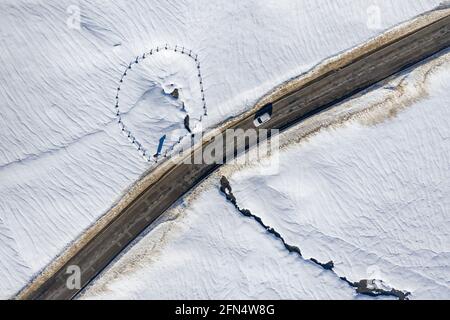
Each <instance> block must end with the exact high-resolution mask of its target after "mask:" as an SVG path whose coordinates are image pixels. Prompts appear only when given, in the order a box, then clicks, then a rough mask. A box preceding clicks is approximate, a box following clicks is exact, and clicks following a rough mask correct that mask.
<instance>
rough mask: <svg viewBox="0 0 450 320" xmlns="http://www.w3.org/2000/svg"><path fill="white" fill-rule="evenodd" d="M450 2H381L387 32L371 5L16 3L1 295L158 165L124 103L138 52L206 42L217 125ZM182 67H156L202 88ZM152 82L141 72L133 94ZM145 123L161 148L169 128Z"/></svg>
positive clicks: (2, 142) (6, 40)
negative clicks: (121, 86)
mask: <svg viewBox="0 0 450 320" xmlns="http://www.w3.org/2000/svg"><path fill="white" fill-rule="evenodd" d="M438 3H439V1H434V0H420V1H414V2H411V1H409V0H397V1H377V2H376V4H377V5H378V7H379V9H380V10H381V15H382V20H381V21H380V25H379V27H380V28H379V29H378V27H377V28H373V25H371V26H370V28H369V27H368V25H367V21H368V11H367V9H368V5H367V2H366V1H363V0H361V1H354V0H342V1H332V2H330V1H325V0H320V1H314V2H311V1H307V0H304V1H298V2H291V1H268V2H265V3H264V5H262V4H261V3H260V2H259V1H246V2H241V1H235V2H233V1H231V2H223V1H194V2H185V1H175V2H170V3H164V4H163V3H161V2H153V1H143V0H136V1H118V0H116V1H107V2H105V1H80V2H79V5H78V6H76V5H75V6H74V2H73V1H70V0H63V1H31V2H30V1H26V0H23V1H12V0H9V1H8V0H6V1H2V2H1V4H0V9H1V12H2V20H1V22H0V26H1V28H0V35H1V39H2V46H1V49H0V63H1V65H2V71H1V72H0V111H1V115H2V117H1V118H0V137H1V139H0V193H1V194H2V197H1V198H0V230H1V237H2V240H3V241H2V242H1V244H0V254H1V259H0V260H1V261H2V262H1V268H0V276H1V278H3V279H8V280H7V281H3V282H2V283H0V297H1V298H8V297H10V296H11V295H13V294H14V293H15V292H17V290H19V289H20V288H21V287H22V286H23V285H24V284H25V283H26V281H27V280H29V279H31V278H32V277H33V276H34V275H35V274H36V273H38V272H39V271H40V270H42V268H43V267H44V266H45V265H46V264H47V263H49V262H50V261H51V260H52V259H54V258H55V256H56V255H58V254H59V253H60V252H61V251H62V250H63V249H64V247H65V246H66V245H67V244H69V243H70V242H71V241H73V240H74V239H75V238H76V237H78V236H79V235H80V233H82V232H83V230H85V229H86V228H87V227H88V226H90V225H91V224H92V223H93V222H94V221H95V220H96V219H98V218H99V217H100V216H101V215H102V214H103V213H105V212H106V211H107V210H108V209H109V208H110V207H111V206H112V205H113V204H114V203H116V202H117V201H118V200H119V199H120V198H121V195H122V194H123V193H124V192H125V191H126V190H127V188H129V187H130V185H132V184H133V182H135V181H136V180H137V179H139V177H140V176H141V175H142V173H144V172H145V171H146V170H148V169H149V168H150V165H149V164H148V163H146V162H143V161H142V157H141V156H140V155H139V153H138V152H137V151H136V148H135V147H134V146H133V145H131V144H130V142H129V141H128V140H127V139H126V138H125V137H124V136H123V135H122V134H121V131H120V128H119V126H118V125H117V123H116V121H117V119H116V117H115V109H114V105H115V95H116V88H117V85H118V81H119V80H120V76H121V75H122V73H123V70H124V68H126V66H127V65H128V64H129V63H130V61H132V60H133V59H134V58H135V57H136V56H137V55H140V54H142V53H143V52H146V51H148V49H149V48H153V47H154V46H155V45H162V44H164V43H170V44H180V45H184V46H186V47H189V48H192V49H194V50H195V51H196V52H197V53H198V54H199V57H200V59H201V63H202V72H203V73H204V80H205V90H206V93H205V95H206V98H207V100H208V103H209V105H210V106H212V107H211V109H210V113H209V117H208V119H207V122H206V123H205V124H204V127H206V126H207V125H210V126H212V125H214V124H215V123H217V122H221V121H223V120H224V119H225V118H227V117H229V116H231V115H233V114H238V113H239V112H241V111H242V110H244V109H246V108H248V107H250V106H251V105H252V104H253V103H254V102H255V101H256V100H257V99H258V97H259V96H261V95H262V94H264V93H265V92H266V91H268V90H270V89H272V88H273V87H274V86H276V85H278V84H280V83H281V82H283V81H285V80H287V79H289V78H291V77H293V76H296V75H298V74H300V73H302V72H304V71H306V70H307V69H309V68H311V67H312V66H313V65H315V64H317V63H318V62H319V61H321V60H323V59H324V58H326V57H328V56H330V55H333V54H335V53H338V52H341V51H343V50H346V49H348V48H351V47H353V46H355V45H357V44H359V43H362V42H364V41H366V40H367V39H369V38H370V37H373V36H375V35H377V34H379V33H381V32H382V31H383V30H386V29H388V28H389V27H392V26H393V25H395V24H397V23H400V22H401V21H404V20H407V19H409V18H411V17H413V16H415V15H417V14H419V13H421V12H424V11H426V10H429V9H432V8H433V7H434V6H436V5H437V4H438ZM77 10H78V11H77ZM77 12H78V13H79V14H80V16H79V17H80V21H79V22H80V23H79V24H77V23H76V22H77ZM177 63H178V61H177ZM180 63H181V62H180ZM169 71H170V72H169ZM177 71H180V73H178V75H177V76H176V77H175V79H174V78H172V79H170V75H171V74H172V72H173V70H172V69H170V68H168V67H163V69H162V70H154V69H152V70H149V72H155V74H152V75H151V76H150V78H152V77H153V78H158V81H156V82H157V83H158V85H161V83H166V82H167V81H169V80H171V81H176V82H177V83H179V84H180V85H185V86H186V88H187V89H189V88H190V87H189V86H190V85H189V84H188V83H187V82H186V81H187V79H188V78H189V76H187V75H186V74H185V72H190V71H189V70H188V69H186V70H184V69H183V68H182V67H180V69H177ZM181 71H183V72H181ZM143 87H145V81H143V80H142V79H141V80H139V81H138V83H137V85H136V86H133V87H130V90H135V91H132V92H130V90H128V91H127V93H126V94H130V96H132V95H133V94H135V96H139V95H140V94H141V93H140V92H138V91H139V90H141V89H142V88H143ZM192 89H193V88H192ZM192 92H194V90H192ZM156 93H157V92H156V91H155V95H156ZM155 95H152V98H154V97H155ZM150 100H151V101H152V99H150ZM148 105H150V104H148ZM195 106H196V104H195ZM130 117H134V118H135V119H136V118H138V119H140V118H139V117H136V116H133V115H132V114H131V113H130ZM174 120H179V118H176V119H174ZM134 124H135V125H137V126H139V125H138V124H137V123H134ZM177 124H178V123H177ZM141 127H142V126H141ZM169 127H170V125H169ZM166 128H167V127H164V128H159V129H164V130H165V129H166ZM149 129H150V128H149ZM142 131H143V133H142V134H140V135H142V136H143V137H144V139H145V138H147V139H150V140H151V141H149V142H153V143H154V141H155V139H157V138H158V139H159V137H161V136H162V135H163V134H164V132H160V130H156V131H145V128H143V127H142ZM146 133H148V134H149V136H146Z"/></svg>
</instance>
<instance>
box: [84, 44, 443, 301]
mask: <svg viewBox="0 0 450 320" xmlns="http://www.w3.org/2000/svg"><path fill="white" fill-rule="evenodd" d="M449 70H450V53H447V54H446V55H444V56H442V57H440V58H438V59H437V60H432V61H430V62H429V63H427V64H424V65H422V66H421V67H420V68H418V69H415V70H414V71H412V72H411V73H405V74H403V75H402V76H400V77H398V78H396V79H393V80H392V81H391V82H389V83H386V84H385V85H384V86H383V87H381V88H379V89H377V90H375V91H372V92H369V93H367V94H366V95H363V96H361V97H359V98H357V99H355V100H350V101H348V102H346V103H344V104H342V105H340V106H339V107H337V108H335V109H332V110H330V111H328V112H326V113H325V114H323V115H321V116H319V117H317V118H315V119H310V120H308V121H306V122H305V124H304V126H301V127H299V128H294V129H292V130H290V131H289V132H287V133H286V134H283V135H282V139H281V142H282V145H283V147H282V149H281V151H280V154H279V164H280V166H279V168H278V172H274V171H272V172H271V173H270V174H262V173H264V172H268V171H267V170H266V169H267V168H268V165H270V163H271V161H272V159H271V158H269V159H266V160H264V161H262V162H260V163H255V164H253V165H251V166H243V167H242V166H238V165H226V166H225V167H223V168H222V169H220V172H218V173H216V174H214V175H213V176H211V177H210V178H209V179H207V181H205V182H204V183H203V184H202V185H201V186H200V188H199V189H198V190H196V191H194V192H193V193H192V194H191V195H189V196H188V197H187V198H186V199H185V200H184V202H183V203H181V204H180V205H178V206H177V207H175V208H174V209H173V210H171V211H170V212H169V213H168V214H167V215H166V216H164V217H163V218H161V219H160V222H159V223H158V224H157V225H156V226H154V227H152V229H151V230H148V231H147V233H146V235H145V236H144V237H143V238H142V239H141V240H140V241H139V242H137V244H136V245H134V246H132V247H131V248H130V249H129V251H128V252H127V253H126V254H124V256H123V257H122V258H121V259H119V260H118V261H116V262H115V264H114V265H113V266H112V267H110V269H109V270H107V271H106V272H105V273H104V274H103V275H102V276H101V277H100V278H99V279H98V280H97V281H96V283H94V284H93V285H92V286H91V287H90V288H89V289H88V290H87V292H85V293H84V296H83V298H86V299H92V298H102V299H110V298H122V299H123V298H136V299H142V298H150V299H158V298H203V299H205V298H216V299H227V298H230V299H240V298H249V299H258V298H261V299H263V298H335V299H347V298H364V297H363V296H361V295H356V294H355V292H354V290H353V289H352V288H350V287H349V286H347V285H346V284H345V282H343V281H340V280H339V279H338V277H336V276H334V275H333V274H332V273H330V272H327V271H324V270H323V269H322V268H320V267H319V266H317V265H314V264H312V263H309V262H305V260H304V259H300V258H299V257H298V256H297V255H295V254H289V253H287V251H286V250H285V249H284V248H283V246H282V245H281V243H280V242H279V241H277V240H276V238H275V237H273V236H271V235H269V234H268V233H267V232H266V231H265V230H264V229H262V228H261V227H260V226H259V225H258V224H257V223H256V222H255V221H254V220H252V219H248V218H245V217H242V216H241V215H239V213H238V211H237V210H236V209H235V208H234V207H233V206H232V205H231V204H230V203H228V202H226V201H225V199H224V197H223V195H221V194H220V193H219V179H220V176H221V175H225V176H227V177H228V178H229V180H230V183H231V186H232V188H233V194H234V195H235V197H236V198H237V202H238V204H239V206H240V207H241V208H246V209H249V210H251V212H252V213H253V214H254V215H256V216H259V217H260V218H262V219H263V221H264V222H265V223H266V224H268V225H270V226H272V227H273V228H274V229H275V230H277V231H278V232H279V233H280V234H281V235H282V236H283V237H284V239H285V241H286V242H287V243H289V244H291V245H295V246H298V247H299V248H300V249H301V251H302V254H303V257H304V258H305V259H308V258H315V259H317V260H319V261H321V262H327V261H330V260H332V261H333V262H334V265H335V272H336V273H337V275H339V276H345V277H346V278H347V279H349V280H350V281H359V280H361V279H377V280H382V281H383V283H384V284H386V285H388V286H390V287H394V288H396V289H398V290H403V291H407V292H410V293H411V295H410V296H409V298H411V299H419V298H421V299H436V298H441V299H442V298H444V299H448V297H449V296H450V283H449V279H450V269H449V268H448V266H449V265H450V254H449V252H450V245H449V244H450V216H449V214H450V197H449V194H450V182H449V181H450V170H449V169H450V167H449V163H450V128H449V126H448V119H449V118H450V110H449V108H448V106H449V104H450V72H449ZM349 115H351V117H350V118H348V116H349ZM336 119H347V120H343V121H340V122H338V123H336ZM329 120H331V123H332V125H330V126H327V125H326V124H327V123H329ZM320 125H321V126H322V127H323V129H322V130H320V131H319V132H318V133H315V134H313V135H309V136H307V137H306V138H304V136H305V134H307V133H308V132H310V131H312V129H313V128H315V127H317V126H320ZM302 137H303V138H302ZM272 169H273V168H272Z"/></svg>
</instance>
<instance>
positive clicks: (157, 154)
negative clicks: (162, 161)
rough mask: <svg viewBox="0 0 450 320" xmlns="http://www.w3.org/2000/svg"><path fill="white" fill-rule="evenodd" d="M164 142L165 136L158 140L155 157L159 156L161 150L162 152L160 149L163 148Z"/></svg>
mask: <svg viewBox="0 0 450 320" xmlns="http://www.w3.org/2000/svg"><path fill="white" fill-rule="evenodd" d="M164 140H166V135H163V136H162V137H161V138H160V139H159V145H158V150H157V151H156V154H155V157H157V156H159V155H161V150H162V147H163V145H164Z"/></svg>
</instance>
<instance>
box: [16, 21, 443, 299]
mask: <svg viewBox="0 0 450 320" xmlns="http://www.w3.org/2000/svg"><path fill="white" fill-rule="evenodd" d="M449 46H450V16H447V17H445V18H442V19H441V20H438V21H436V22H434V23H432V24H430V25H428V26H426V27H424V28H422V29H420V30H417V31H415V32H414V33H411V34H408V35H406V36H404V37H402V38H400V39H397V40H395V42H392V43H388V44H386V45H384V46H383V47H380V48H377V49H375V50H374V51H372V52H369V53H367V54H365V55H363V56H360V57H358V58H356V59H355V60H353V61H352V62H351V63H349V64H348V65H346V66H344V67H342V68H340V69H337V70H333V71H331V72H329V73H327V74H325V75H323V76H321V77H320V78H318V79H315V80H313V81H311V82H309V83H307V84H305V85H304V86H302V87H301V88H300V89H298V90H296V91H295V92H291V93H289V94H287V95H285V96H284V97H282V98H280V99H279V100H277V101H273V102H272V104H273V114H272V118H271V120H270V121H268V122H266V123H264V124H263V125H262V126H261V127H260V128H265V129H280V130H283V129H286V128H288V127H289V126H292V125H293V124H296V123H298V122H300V121H301V120H303V119H305V118H307V117H309V116H311V115H313V114H316V113H318V112H319V111H321V110H323V109H325V108H328V107H330V106H332V105H334V104H336V103H338V102H340V101H342V100H344V99H346V98H348V97H350V96H352V95H354V94H355V93H357V92H360V91H361V90H364V89H367V88H368V87H370V86H372V85H373V84H375V83H377V82H379V81H381V80H383V79H386V78H387V77H389V76H391V75H393V74H395V73H398V72H399V71H402V70H404V69H406V68H408V67H410V66H412V65H414V64H416V63H418V62H420V61H422V60H424V59H426V58H428V57H430V56H432V55H434V54H436V53H438V52H440V51H442V50H444V49H446V48H448V47H449ZM253 119H254V114H252V115H250V116H248V117H246V118H244V119H242V120H241V121H239V122H238V123H235V124H233V126H232V127H231V129H237V128H240V129H244V130H245V129H249V128H255V126H254V124H253ZM228 129H229V128H228ZM208 143H209V142H205V143H204V146H205V145H207V144H208ZM241 147H242V146H241ZM247 147H248V146H247ZM217 167H218V165H217V164H212V165H207V164H192V165H188V164H174V165H173V166H172V167H171V168H170V169H169V170H168V171H167V172H166V173H165V174H164V175H163V176H162V177H161V178H160V179H159V180H158V181H156V182H155V183H153V184H152V185H150V186H149V187H148V188H147V189H146V190H145V191H143V192H142V193H141V194H140V195H139V196H138V197H137V198H136V199H135V200H134V201H133V202H132V203H131V204H130V205H129V206H128V207H127V208H125V209H124V210H123V211H122V212H121V213H120V214H119V215H118V216H117V217H116V218H115V219H114V220H112V221H111V222H110V223H109V224H108V225H107V226H106V227H104V228H103V229H102V230H101V231H100V232H99V233H98V234H97V235H96V236H95V237H94V238H93V239H91V240H90V241H89V242H88V243H87V244H86V245H85V246H84V247H83V248H81V250H80V251H79V252H78V253H77V254H76V255H75V256H74V257H72V259H70V260H69V261H68V262H67V263H66V264H65V265H64V266H63V267H62V268H61V269H59V270H58V271H57V272H56V273H55V274H53V276H51V277H50V278H49V279H48V280H47V281H45V282H44V283H43V284H42V285H41V286H39V287H38V288H37V289H35V290H33V291H31V290H28V292H25V293H24V294H23V295H22V296H21V298H24V299H71V298H73V297H74V296H75V295H77V294H78V293H79V292H80V290H77V289H69V288H68V287H67V286H66V281H67V278H68V277H69V276H70V274H67V273H66V270H67V268H68V267H69V266H71V265H77V266H79V267H80V269H81V287H82V288H84V287H85V286H86V285H88V284H89V283H90V281H92V279H94V278H95V277H96V276H97V275H98V274H99V273H100V272H101V271H102V270H103V269H104V268H105V267H106V266H107V265H108V264H109V263H110V262H111V261H112V260H113V259H114V258H115V257H116V256H117V255H118V254H119V253H120V252H121V251H122V250H123V249H124V248H125V247H126V246H127V245H128V244H129V243H130V242H131V241H133V240H134V239H135V238H136V237H137V236H138V235H139V234H140V233H141V232H142V231H143V230H144V229H145V228H147V227H148V226H149V225H150V224H151V223H152V222H153V221H154V220H155V219H156V218H158V217H159V216H160V215H161V214H162V213H164V211H166V210H167V209H168V208H169V207H170V206H171V205H172V204H173V203H174V202H175V201H177V200H178V199H179V198H180V197H182V196H183V195H184V194H185V193H186V192H188V191H189V190H190V189H191V188H193V187H194V186H195V185H197V184H198V183H199V182H200V181H202V180H203V179H204V178H205V177H207V176H208V175H209V174H210V173H212V172H213V171H214V170H215V169H216V168H217Z"/></svg>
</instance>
